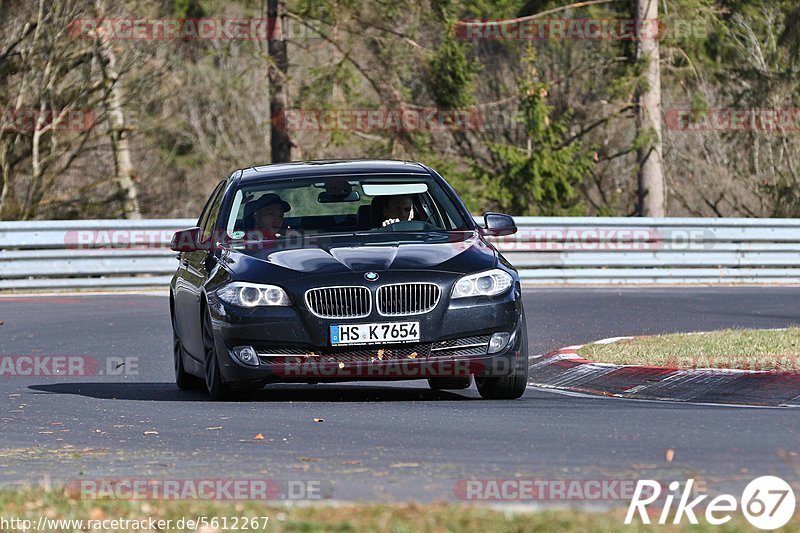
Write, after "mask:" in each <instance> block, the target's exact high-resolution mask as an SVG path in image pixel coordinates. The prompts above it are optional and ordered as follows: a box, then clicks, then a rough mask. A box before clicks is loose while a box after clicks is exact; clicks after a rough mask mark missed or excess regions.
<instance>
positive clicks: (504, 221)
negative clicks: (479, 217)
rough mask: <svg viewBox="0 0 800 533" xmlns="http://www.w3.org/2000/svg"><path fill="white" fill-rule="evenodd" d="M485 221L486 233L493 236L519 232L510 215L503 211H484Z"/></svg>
mask: <svg viewBox="0 0 800 533" xmlns="http://www.w3.org/2000/svg"><path fill="white" fill-rule="evenodd" d="M483 221H484V223H485V224H486V229H485V230H484V233H485V234H486V235H491V236H493V237H502V236H503V235H514V234H515V233H516V232H517V225H516V223H514V219H513V218H512V217H511V216H510V215H504V214H502V213H484V214H483Z"/></svg>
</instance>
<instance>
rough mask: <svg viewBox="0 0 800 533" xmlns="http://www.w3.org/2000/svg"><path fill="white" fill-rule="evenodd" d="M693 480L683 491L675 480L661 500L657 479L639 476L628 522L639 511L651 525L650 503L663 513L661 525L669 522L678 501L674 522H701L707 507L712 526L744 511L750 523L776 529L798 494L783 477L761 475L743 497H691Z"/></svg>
mask: <svg viewBox="0 0 800 533" xmlns="http://www.w3.org/2000/svg"><path fill="white" fill-rule="evenodd" d="M693 486H694V480H693V479H689V480H688V481H686V484H685V485H684V487H683V490H681V484H680V482H678V481H673V482H672V483H670V484H669V492H668V493H667V494H666V495H665V496H664V497H663V499H662V494H661V492H662V490H661V489H662V486H661V484H660V483H659V482H658V481H654V480H650V479H640V480H639V481H638V482H637V484H636V489H635V490H634V493H633V498H632V499H631V504H630V506H629V507H628V514H627V515H626V516H625V523H626V524H631V523H632V522H633V518H634V516H635V515H636V514H637V513H638V515H639V519H640V520H641V521H642V523H644V524H650V523H651V522H650V520H651V517H650V512H649V511H648V505H650V504H653V503H656V502H657V503H656V506H658V507H659V508H660V511H661V512H660V514H658V511H657V510H655V509H654V511H655V513H654V515H658V519H657V523H658V524H667V523H668V519H669V517H670V514H671V513H672V512H673V510H672V509H673V503H674V502H675V500H676V499H677V501H678V503H677V506H676V507H675V510H674V516H673V518H672V521H671V522H672V523H673V524H680V523H682V521H683V520H684V518H685V519H686V520H688V521H689V523H690V524H698V520H697V514H695V513H698V514H699V513H700V509H703V508H704V509H705V519H706V522H708V523H709V524H711V525H715V526H719V525H722V524H725V523H726V522H728V521H730V520H731V517H732V513H735V512H737V510H741V512H742V513H743V514H744V517H745V518H746V519H747V521H748V522H750V524H751V525H752V526H754V527H756V528H758V529H765V530H771V529H777V528H779V527H782V526H784V525H786V523H788V522H789V520H791V518H792V516H793V515H794V510H795V496H794V491H793V490H792V487H791V486H790V485H789V484H788V483H786V481H784V480H783V479H781V478H779V477H775V476H761V477H759V478H756V479H754V480H753V481H751V482H750V483H748V485H747V487H745V489H744V491H743V492H742V497H741V500H737V499H736V497H734V496H732V495H730V494H720V495H718V496H716V497H714V498H712V499H711V500H710V501H708V502H706V500H707V498H708V495H707V494H701V495H699V496H697V497H696V498H693V499H691V500H690V498H692V496H694V494H692V487H693Z"/></svg>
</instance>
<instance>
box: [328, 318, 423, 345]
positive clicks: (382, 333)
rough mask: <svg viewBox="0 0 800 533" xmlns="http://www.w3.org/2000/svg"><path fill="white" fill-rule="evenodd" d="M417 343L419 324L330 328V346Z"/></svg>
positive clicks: (380, 324) (346, 325) (361, 325)
mask: <svg viewBox="0 0 800 533" xmlns="http://www.w3.org/2000/svg"><path fill="white" fill-rule="evenodd" d="M416 341H419V322H384V323H378V324H344V325H339V326H331V344H333V345H336V346H341V345H343V344H388V343H392V342H416Z"/></svg>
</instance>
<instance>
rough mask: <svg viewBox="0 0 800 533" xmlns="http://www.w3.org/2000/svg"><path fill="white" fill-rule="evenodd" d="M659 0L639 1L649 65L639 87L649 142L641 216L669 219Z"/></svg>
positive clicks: (642, 167) (639, 123)
mask: <svg viewBox="0 0 800 533" xmlns="http://www.w3.org/2000/svg"><path fill="white" fill-rule="evenodd" d="M657 18H658V0H636V19H637V22H639V24H638V25H637V27H639V28H643V30H642V31H641V33H640V34H639V36H638V39H637V41H636V59H637V60H645V61H647V66H646V68H645V69H644V74H643V77H644V83H643V84H641V85H640V87H639V93H638V95H637V98H638V106H637V115H636V129H637V134H638V135H639V136H643V137H644V138H646V139H647V142H646V143H644V144H643V145H642V146H641V147H640V148H639V149H638V153H637V162H638V164H639V175H638V182H639V205H638V212H639V216H643V217H663V216H666V211H667V209H666V204H667V202H666V185H665V183H664V169H663V167H662V160H661V156H662V149H661V71H660V66H659V49H658V35H657V30H656V28H657V25H656V19H657Z"/></svg>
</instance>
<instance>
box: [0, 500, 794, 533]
mask: <svg viewBox="0 0 800 533" xmlns="http://www.w3.org/2000/svg"><path fill="white" fill-rule="evenodd" d="M0 508H2V517H3V519H5V520H9V519H12V518H13V519H18V520H30V521H31V524H32V527H33V526H35V525H37V524H38V523H39V519H40V517H42V516H44V517H47V518H48V519H51V520H83V521H84V522H83V529H79V527H80V526H77V527H76V526H75V525H74V524H73V526H68V525H61V526H60V527H59V526H58V525H57V524H56V523H54V522H46V523H45V524H46V525H45V530H47V531H76V532H77V531H104V532H107V531H140V532H141V531H154V530H153V529H149V527H144V528H140V527H136V528H134V527H133V524H131V523H128V524H124V525H125V527H120V528H117V529H114V528H113V527H106V528H103V529H91V528H90V527H87V526H89V525H90V524H89V523H88V522H87V521H88V520H98V521H102V520H115V519H116V520H120V519H127V520H132V521H133V520H135V521H147V520H149V519H150V518H153V519H155V520H171V523H170V524H169V525H166V524H162V525H161V529H160V531H202V532H204V533H212V532H217V531H220V532H221V531H226V530H228V531H230V530H232V529H231V526H232V525H233V523H234V520H237V518H236V517H238V520H237V521H238V528H239V530H243V527H242V526H243V520H244V517H248V518H256V519H257V522H258V523H257V524H256V523H253V522H251V523H250V524H249V525H251V526H252V525H257V526H258V527H255V528H254V527H250V528H249V530H250V531H254V530H255V531H263V530H268V531H276V532H282V531H287V532H298V531H302V532H315V531H341V532H350V531H353V532H356V531H358V532H361V531H375V532H384V531H392V532H409V533H412V532H414V533H416V532H440V531H442V532H444V531H492V532H498V533H502V532H509V533H511V532H523V531H537V532H538V531H542V532H544V531H559V532H572V531H575V532H587V531H588V532H595V531H596V532H601V531H602V532H606V531H618V530H621V529H623V528H624V529H625V531H627V532H638V531H645V530H647V531H652V529H653V527H657V528H658V529H659V531H665V532H667V531H683V530H686V529H691V530H692V531H709V532H710V531H714V532H725V531H745V530H750V529H751V528H750V527H749V526H748V524H747V522H746V521H745V520H744V518H743V517H742V515H741V514H740V513H733V518H732V520H731V521H730V522H728V523H726V524H725V525H724V526H722V527H720V526H711V525H708V524H703V518H702V513H699V515H698V518H699V519H700V521H701V524H700V525H699V526H691V527H690V526H689V525H688V524H683V525H681V526H673V525H657V526H653V525H650V526H646V525H643V524H641V523H640V522H639V521H638V518H637V519H635V520H634V522H633V524H632V525H629V526H625V525H624V523H623V522H624V518H625V511H626V509H624V508H620V509H615V510H612V511H605V512H587V511H579V510H553V511H535V512H505V511H502V510H493V509H489V508H488V507H484V506H477V505H456V504H429V505H422V504H399V505H359V504H347V505H336V506H332V505H326V504H321V505H305V506H294V507H288V506H281V505H271V504H263V503H256V502H244V503H240V502H216V503H209V502H199V501H177V502H176V501H150V500H148V501H143V500H135V501H130V500H74V499H70V498H68V497H66V496H65V494H64V493H63V492H60V491H44V490H42V489H24V490H22V489H21V490H2V491H0ZM198 517H206V519H207V520H206V522H207V527H205V528H203V527H192V528H189V527H183V528H179V527H177V524H178V521H179V520H180V519H184V523H185V521H186V519H192V520H195V519H197V518H198ZM263 517H268V518H269V519H268V521H267V522H266V524H267V526H266V527H265V528H264V527H262V526H263V525H264V520H263ZM214 518H215V519H216V522H212V519H214ZM651 519H652V520H654V521H656V520H658V513H657V512H655V511H654V512H653V513H651ZM223 520H226V521H227V526H228V529H225V528H223V525H224V522H223ZM142 523H143V524H144V525H145V526H146V524H145V523H144V522H142ZM6 525H8V526H9V527H5V526H6ZM18 525H19V523H18ZM106 525H112V524H111V523H107V524H106ZM214 525H216V527H214ZM165 526H166V527H165ZM787 528H788V529H785V530H786V531H800V525H798V524H797V523H794V524H792V523H790V524H788V525H787ZM0 529H2V530H3V531H14V530H15V528H14V526H12V525H9V524H5V525H4V526H3V527H2V528H0ZM16 530H17V531H19V530H21V527H20V528H16ZM155 530H156V531H158V530H159V529H155Z"/></svg>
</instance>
